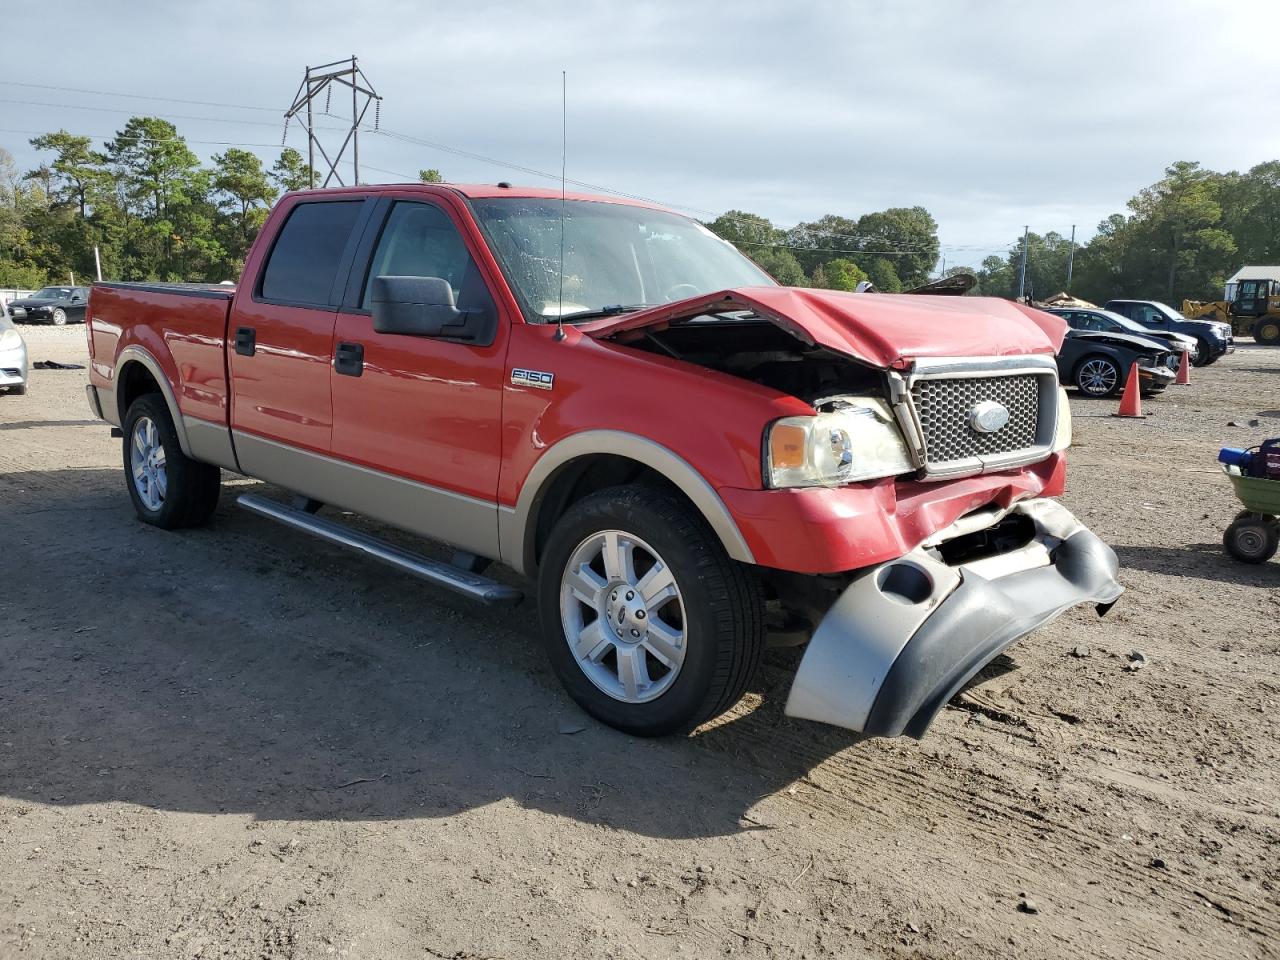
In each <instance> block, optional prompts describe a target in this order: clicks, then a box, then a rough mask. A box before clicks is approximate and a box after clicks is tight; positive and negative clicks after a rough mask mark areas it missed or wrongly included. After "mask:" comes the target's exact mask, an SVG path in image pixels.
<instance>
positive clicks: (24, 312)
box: [8, 287, 89, 327]
mask: <svg viewBox="0 0 1280 960" xmlns="http://www.w3.org/2000/svg"><path fill="white" fill-rule="evenodd" d="M88 305H89V288H88V287H44V288H42V289H40V290H37V291H36V292H35V293H33V294H32V295H31V296H29V297H22V298H20V299H18V300H10V301H9V307H8V311H9V316H10V318H12V319H13V320H14V321H15V322H17V323H52V324H55V325H57V326H59V327H60V326H62V325H63V324H65V323H84V310H85V307H87V306H88Z"/></svg>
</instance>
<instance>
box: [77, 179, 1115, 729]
mask: <svg viewBox="0 0 1280 960" xmlns="http://www.w3.org/2000/svg"><path fill="white" fill-rule="evenodd" d="M562 229H563V231H564V234H563V242H562V240H561V237H562V234H561V230H562ZM561 252H563V260H562V259H561ZM1065 329H1066V324H1065V323H1063V321H1062V320H1061V319H1060V318H1058V317H1053V316H1050V315H1049V314H1046V313H1043V312H1041V311H1039V310H1033V309H1031V308H1029V307H1025V306H1021V305H1018V304H1014V303H1010V302H1008V301H1004V300H997V299H990V298H965V297H927V296H901V295H899V296H890V295H875V296H869V295H866V294H856V293H839V292H835V291H830V290H807V289H791V288H787V287H781V286H778V285H777V284H775V283H773V282H772V281H771V280H770V279H769V277H768V276H767V275H766V274H765V273H763V272H762V271H761V270H760V269H759V268H757V267H756V266H755V265H754V264H752V263H751V262H750V261H749V260H747V259H746V258H745V257H743V256H742V255H741V254H739V253H738V252H737V250H735V249H734V248H733V247H732V246H731V245H729V244H728V243H725V242H724V241H723V240H721V239H719V238H718V237H716V236H715V235H714V234H712V233H711V232H710V231H708V230H707V229H705V228H704V227H703V226H702V225H700V224H699V223H697V222H696V221H693V220H690V219H688V218H687V217H684V216H681V215H678V214H675V213H672V212H670V211H666V210H663V209H661V208H658V207H656V206H653V205H650V204H647V203H642V202H638V201H624V200H619V199H617V198H613V197H603V196H590V195H571V196H569V197H568V198H567V199H562V197H561V193H560V191H559V190H543V189H531V188H515V187H511V186H510V185H508V184H499V185H497V186H467V187H461V186H450V185H431V184H412V185H407V184H406V185H379V186H359V187H351V188H341V189H334V190H324V191H314V192H298V193H289V194H287V195H286V196H285V197H284V198H282V199H281V201H280V202H279V203H278V204H277V205H276V207H275V208H274V210H273V211H272V212H271V214H270V215H269V216H268V218H267V221H266V223H265V224H264V225H263V227H262V229H261V231H260V232H259V234H258V236H257V239H256V240H255V241H254V244H253V247H252V248H251V250H250V252H249V255H248V258H247V261H246V265H245V270H244V276H243V277H242V279H241V282H240V283H239V284H238V285H237V286H236V287H235V288H234V289H231V288H227V287H222V286H214V285H207V286H172V285H149V284H116V283H108V284H99V285H96V286H95V287H94V288H93V292H92V294H91V296H90V309H89V325H88V339H89V352H90V357H91V363H90V370H89V379H90V382H89V384H88V385H87V387H88V399H89V404H90V407H91V408H92V410H93V411H94V413H95V414H96V415H97V416H99V417H101V418H104V419H105V420H107V421H109V422H110V423H111V424H113V425H115V426H117V427H119V428H120V429H121V432H122V433H123V437H124V439H123V445H122V459H123V465H124V480H125V487H126V489H127V490H128V494H129V496H130V498H131V499H132V501H133V506H134V509H135V511H136V513H137V515H138V517H139V518H140V519H141V520H142V521H143V522H145V523H150V524H154V525H156V526H158V527H162V528H166V529H172V528H177V527H183V526H190V525H193V524H198V523H203V522H205V521H207V520H208V519H209V518H210V516H211V514H212V513H213V510H214V507H215V505H216V503H217V500H218V495H219V489H220V487H219V470H220V468H226V469H229V470H234V471H236V472H237V473H242V474H247V475H249V476H250V477H256V478H259V479H262V480H266V481H269V482H270V483H273V484H277V485H279V486H280V487H282V488H283V489H286V490H289V491H292V492H293V493H294V494H295V495H296V496H295V499H294V500H293V501H292V502H285V501H282V500H274V499H270V498H268V497H266V496H263V495H261V494H257V493H247V494H244V495H242V496H240V497H239V499H238V502H239V503H240V505H241V506H243V507H244V508H246V509H248V510H250V511H252V512H254V513H256V514H258V515H260V516H263V517H268V518H270V519H273V520H276V521H278V522H281V523H283V524H285V525H287V526H289V527H290V528H292V529H293V530H295V531H300V532H304V533H307V534H310V535H312V536H315V537H319V538H321V539H323V540H325V541H327V542H329V543H331V544H337V545H341V546H346V547H350V548H354V549H355V550H357V551H359V552H361V553H363V554H364V555H365V556H367V557H372V558H376V559H379V560H382V561H384V562H386V563H388V564H391V565H392V566H394V567H396V568H397V569H399V570H401V571H404V572H407V573H410V574H413V575H415V576H417V577H419V578H422V579H425V580H428V581H430V582H431V583H433V584H435V585H437V586H439V587H443V588H447V589H451V590H454V591H456V592H458V593H461V594H464V595H466V596H469V597H472V598H475V599H478V600H481V601H485V602H489V603H499V604H509V603H512V602H514V601H515V600H517V599H518V597H519V595H520V591H521V587H519V586H517V585H513V584H512V583H511V582H510V580H509V579H504V580H501V581H499V580H495V579H492V578H490V577H489V576H487V575H486V573H485V571H486V569H487V565H488V564H489V563H490V562H492V561H500V562H502V563H505V564H508V565H510V566H511V567H513V568H514V569H515V571H516V572H517V573H519V574H523V575H526V576H527V577H528V578H530V579H531V580H533V581H534V583H533V584H532V591H533V593H534V594H535V595H536V597H537V609H538V613H539V617H540V621H541V631H540V632H541V640H542V643H543V645H544V647H545V651H546V654H547V656H548V658H549V660H550V662H551V664H552V665H553V667H554V669H555V672H556V673H557V675H558V676H559V678H560V680H561V682H562V683H563V684H564V686H565V688H566V689H567V690H568V692H569V694H570V695H571V696H572V697H573V698H574V699H575V700H576V701H577V702H578V703H579V704H581V706H582V707H583V708H584V709H585V710H587V711H588V712H590V713H591V714H593V715H594V716H595V717H597V718H599V719H600V720H602V721H603V722H605V723H608V724H611V725H613V726H615V727H617V728H619V729H621V730H625V731H628V732H630V733H633V734H641V735H649V736H654V735H660V734H665V733H670V732H673V731H677V730H684V729H688V728H690V727H692V726H695V725H697V724H698V723H701V722H703V721H705V720H707V719H709V718H711V717H714V716H716V715H717V714H719V713H721V712H723V711H724V710H727V709H728V708H729V707H731V706H732V705H733V704H734V702H735V701H737V700H738V698H739V697H740V696H741V694H742V692H743V690H744V689H746V684H747V683H748V681H749V679H750V677H751V675H752V673H753V671H754V669H755V668H756V666H757V665H758V664H759V662H760V659H761V655H762V650H763V647H764V646H765V643H766V637H767V636H772V637H773V638H774V639H775V641H777V642H782V641H794V640H796V639H799V640H801V641H803V640H804V639H805V638H808V647H807V650H806V651H805V653H804V655H803V658H802V660H801V661H800V664H799V667H798V670H797V672H796V674H795V678H794V680H793V681H792V684H791V689H790V694H789V696H788V699H787V702H786V707H785V709H786V712H787V713H789V714H790V715H792V716H798V717H805V718H808V719H811V720H819V721H823V722H826V723H833V724H837V725H839V726H844V727H848V728H850V729H853V730H859V731H862V732H863V733H864V734H868V735H879V736H897V735H900V734H907V735H910V736H915V737H919V736H922V735H923V734H924V732H925V730H926V728H927V727H928V725H929V723H930V722H931V721H932V719H933V717H934V715H935V714H936V713H937V712H938V710H939V709H941V707H942V706H943V705H944V704H945V703H946V702H947V701H948V700H949V699H950V698H951V697H952V696H953V695H954V694H955V693H956V692H957V691H958V690H959V689H960V688H961V687H962V686H963V685H964V684H965V683H966V682H967V681H968V680H969V679H970V678H971V677H972V676H973V675H974V674H975V673H976V672H977V671H978V670H980V669H981V668H982V667H983V666H984V665H985V664H986V663H988V662H989V661H990V660H991V659H992V658H993V657H995V656H996V655H997V654H999V653H1000V651H1002V650H1003V649H1005V648H1006V647H1007V646H1009V644H1011V643H1013V642H1014V641H1015V640H1016V639H1017V638H1018V637H1021V636H1022V635H1024V634H1026V633H1027V632H1029V631H1031V630H1034V629H1035V628H1036V627H1039V626H1040V625H1042V624H1044V623H1047V622H1048V621H1050V620H1052V619H1054V618H1055V617H1057V616H1058V615H1059V614H1060V613H1062V612H1063V611H1064V610H1066V609H1067V608H1069V607H1072V606H1075V605H1077V604H1082V603H1088V604H1092V605H1096V606H1098V608H1099V610H1100V611H1101V612H1105V610H1106V609H1108V608H1109V607H1110V606H1111V604H1112V603H1113V602H1114V601H1115V600H1116V599H1117V598H1118V597H1119V595H1120V593H1121V590H1122V588H1121V586H1120V584H1119V583H1118V582H1117V579H1116V573H1117V563H1116V557H1115V554H1114V553H1113V552H1112V551H1111V549H1110V548H1109V547H1107V546H1106V545H1105V544H1103V542H1102V541H1101V540H1099V539H1098V537H1096V536H1095V535H1094V534H1093V533H1091V532H1089V530H1087V529H1086V528H1085V527H1084V526H1083V525H1082V524H1081V523H1080V522H1079V521H1078V520H1076V518H1075V517H1073V516H1072V515H1071V513H1070V512H1069V511H1068V510H1067V509H1066V508H1065V507H1063V506H1062V505H1061V504H1059V503H1057V502H1055V501H1054V500H1052V499H1049V498H1051V497H1056V496H1058V495H1059V494H1061V493H1062V490H1063V486H1064V483H1065V473H1066V471H1065V461H1064V451H1065V449H1066V447H1067V446H1068V444H1069V443H1070V407H1069V405H1068V404H1067V403H1066V398H1065V392H1064V391H1063V389H1062V388H1061V387H1060V386H1059V385H1058V383H1057V375H1058V371H1057V367H1056V366H1055V362H1054V359H1053V355H1054V354H1055V353H1056V352H1057V349H1058V347H1059V345H1060V343H1061V340H1062V337H1063V334H1064V331H1065ZM922 481H927V482H922ZM325 505H332V506H333V507H335V508H339V510H344V511H351V512H354V513H359V514H364V515H365V516H368V517H370V518H372V519H374V520H376V521H380V522H382V523H385V524H388V525H391V526H394V527H399V528H401V529H402V530H405V531H408V532H410V533H413V534H417V535H420V536H424V537H428V538H432V539H435V540H442V541H444V542H446V543H447V544H449V545H450V546H452V548H453V549H454V551H455V552H454V554H453V559H452V561H451V562H448V563H446V562H442V561H440V560H433V559H429V558H427V557H425V556H422V555H420V554H418V553H416V552H411V551H408V550H406V549H405V548H404V547H403V546H399V545H395V544H392V543H389V542H387V541H385V540H383V539H381V538H378V537H375V536H373V535H371V534H369V533H365V532H362V531H361V530H359V529H356V528H354V527H352V526H349V525H347V524H344V523H342V522H340V519H341V513H340V512H339V511H338V510H335V511H334V513H333V514H332V515H331V516H320V515H318V511H320V510H321V509H323V508H324V507H325ZM163 565H164V566H170V565H171V561H170V560H168V559H166V560H165V561H164V564H163ZM155 576H157V577H158V576H160V571H159V570H158V569H157V570H156V571H155ZM531 619H532V617H531V616H530V615H529V614H523V615H519V616H517V617H516V618H515V619H513V620H512V622H513V623H518V624H521V625H527V626H528V627H529V630H530V633H531V634H532V633H533V632H534V629H533V624H532V623H531V622H530V621H531ZM501 706H502V698H501V696H500V695H499V694H498V693H497V692H496V691H495V692H494V695H493V707H494V709H501Z"/></svg>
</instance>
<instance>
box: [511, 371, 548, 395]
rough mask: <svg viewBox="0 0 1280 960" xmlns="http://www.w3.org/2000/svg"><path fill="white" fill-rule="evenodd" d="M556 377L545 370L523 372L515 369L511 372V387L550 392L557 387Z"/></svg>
mask: <svg viewBox="0 0 1280 960" xmlns="http://www.w3.org/2000/svg"><path fill="white" fill-rule="evenodd" d="M555 382H556V375H555V374H554V373H547V372H545V371H543V370H523V369H521V368H520V367H515V368H513V369H512V371H511V385H512V386H514V387H536V388H537V389H539V390H550V389H551V388H552V386H554V385H555Z"/></svg>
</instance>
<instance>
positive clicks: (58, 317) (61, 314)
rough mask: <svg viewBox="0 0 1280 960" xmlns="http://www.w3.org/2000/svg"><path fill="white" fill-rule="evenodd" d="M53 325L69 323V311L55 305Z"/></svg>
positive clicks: (59, 325) (63, 325)
mask: <svg viewBox="0 0 1280 960" xmlns="http://www.w3.org/2000/svg"><path fill="white" fill-rule="evenodd" d="M53 325H54V326H55V327H65V326H66V325H67V311H65V310H63V309H62V308H61V307H55V308H54V311H53Z"/></svg>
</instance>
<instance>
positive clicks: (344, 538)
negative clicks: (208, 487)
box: [236, 494, 522, 604]
mask: <svg viewBox="0 0 1280 960" xmlns="http://www.w3.org/2000/svg"><path fill="white" fill-rule="evenodd" d="M236 503H238V504H240V506H242V507H244V508H245V509H246V510H248V511H249V512H250V513H256V514H258V516H260V517H266V518H268V519H269V520H275V521H277V522H279V523H283V524H284V525H285V526H286V527H292V528H293V529H294V530H301V531H302V532H303V533H309V534H311V536H313V537H319V538H320V539H321V540H327V541H328V542H329V543H334V544H337V545H338V546H340V547H347V548H349V549H351V550H355V551H357V552H359V553H363V554H364V555H365V556H367V557H372V558H373V559H374V560H381V561H382V562H383V563H385V564H388V565H390V566H392V567H395V568H396V569H397V570H401V571H403V572H404V573H408V574H411V575H412V576H415V577H418V578H419V579H421V580H426V581H427V582H428V583H434V584H435V585H436V586H439V587H444V588H445V589H446V590H452V591H453V592H454V593H458V594H461V595H462V596H464V597H467V598H468V599H471V600H479V601H480V602H481V603H491V604H514V603H518V602H519V601H520V598H521V596H522V594H521V593H520V591H519V590H517V589H516V588H515V587H509V586H507V585H506V584H503V583H498V581H496V580H491V579H489V578H488V577H484V576H481V575H480V574H477V573H471V572H470V571H468V570H463V569H461V568H460V567H455V566H451V565H450V564H447V563H442V562H440V561H439V560H432V559H430V558H428V557H423V556H419V555H418V554H416V553H411V552H410V551H408V550H403V549H401V548H400V547H397V546H393V545H392V544H389V543H386V542H385V541H383V540H379V539H378V538H377V537H371V536H369V535H368V534H366V533H361V532H359V531H358V530H352V529H351V528H349V527H345V526H343V525H342V524H340V523H334V522H333V521H332V520H326V519H325V518H324V517H318V516H316V515H315V514H314V513H308V512H307V511H306V510H300V509H298V508H296V507H291V506H289V505H287V504H284V503H279V502H278V501H275V500H269V499H267V498H266V497H259V496H257V495H255V494H245V495H243V496H240V497H237V498H236Z"/></svg>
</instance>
